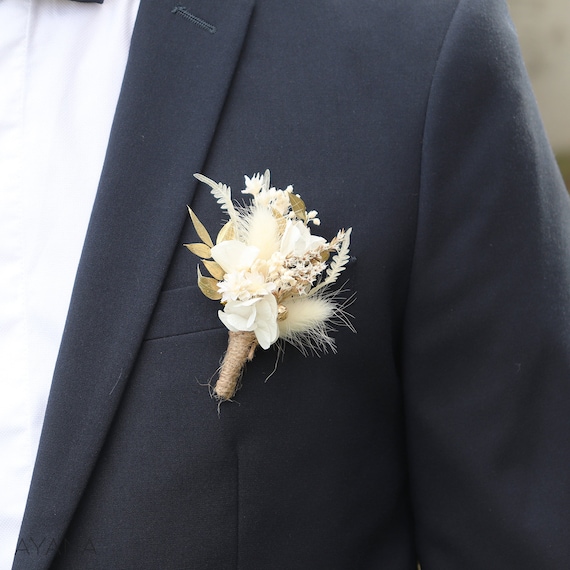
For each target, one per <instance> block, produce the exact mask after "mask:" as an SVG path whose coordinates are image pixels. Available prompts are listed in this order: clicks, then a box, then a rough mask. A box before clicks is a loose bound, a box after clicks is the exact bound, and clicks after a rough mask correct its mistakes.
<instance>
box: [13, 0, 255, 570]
mask: <svg viewBox="0 0 570 570" xmlns="http://www.w3.org/2000/svg"><path fill="white" fill-rule="evenodd" d="M252 3H253V0H207V1H206V0H199V1H196V2H194V3H193V6H192V12H193V14H192V16H195V17H194V18H191V17H189V14H190V13H189V12H187V11H184V12H183V13H180V11H173V6H172V5H171V4H170V3H166V2H164V1H158V0H157V1H155V0H141V7H140V10H139V15H138V18H137V23H136V26H135V30H134V33H133V38H132V43H131V51H130V55H129V61H128V65H127V71H126V73H125V78H124V81H123V87H122V91H121V96H120V99H119V103H118V105H117V111H116V114H115V120H114V124H113V129H112V133H111V137H110V142H109V147H108V151H107V158H106V161H105V165H104V168H103V173H102V176H101V181H100V185H99V189H98V193H97V198H96V201H95V205H94V208H93V213H92V216H91V221H90V225H89V229H88V232H87V238H86V241H85V245H84V249H83V253H82V257H81V262H80V264H79V268H78V273H77V277H76V282H75V287H74V292H73V297H72V301H71V305H70V310H69V314H68V319H67V323H66V328H65V332H64V336H63V340H62V344H61V348H60V353H59V357H58V362H57V366H56V371H55V375H54V379H53V384H52V389H51V393H50V398H49V402H48V407H47V411H46V417H45V421H44V429H43V432H42V438H41V443H40V448H39V451H38V457H37V461H36V467H35V470H34V476H33V479H32V485H31V489H30V494H29V497H28V504H27V507H26V513H25V516H24V522H23V524H22V530H21V535H20V540H21V541H22V540H23V541H28V542H29V541H30V540H32V539H33V540H34V542H35V543H36V544H39V542H40V541H42V540H44V539H45V543H44V545H49V544H51V545H52V548H51V550H50V551H49V552H46V551H43V550H42V551H41V552H40V553H39V555H38V556H36V557H34V556H32V555H28V554H22V555H18V553H17V555H16V558H15V563H14V569H17V570H23V569H26V568H35V569H44V568H48V567H49V565H50V563H51V561H52V559H53V556H54V555H55V553H56V548H55V544H57V543H59V542H60V541H61V540H62V538H63V536H64V535H65V531H66V528H67V526H68V524H69V522H70V520H71V517H72V516H73V513H74V511H75V509H76V507H77V504H78V502H79V500H80V498H81V495H82V492H83V489H84V488H85V485H86V483H87V481H88V479H89V475H90V473H91V470H92V469H93V466H94V464H95V461H96V460H97V456H98V454H99V452H100V450H101V447H102V445H103V441H104V439H105V435H106V433H107V431H108V429H109V427H110V424H111V421H112V419H113V415H114V413H115V411H116V409H117V406H118V403H119V400H120V397H121V394H122V392H123V389H124V386H125V383H126V381H127V379H128V377H129V372H130V370H131V367H132V366H133V362H134V360H135V357H136V354H137V352H138V349H139V346H140V343H141V341H142V338H143V335H144V331H145V328H146V326H147V323H148V321H149V319H150V316H151V313H152V310H153V307H154V304H155V302H156V299H157V296H158V293H159V291H160V288H161V283H162V280H163V278H164V274H165V272H166V269H167V267H168V265H169V260H170V257H171V255H172V252H173V250H174V248H175V247H176V246H177V245H180V244H179V243H178V239H179V234H180V231H181V228H182V225H183V223H184V222H185V219H186V216H187V213H186V210H185V205H186V204H188V203H190V201H191V196H192V192H193V188H194V182H193V178H192V174H193V173H194V172H198V171H200V170H201V166H202V163H203V161H204V160H205V157H206V153H207V150H208V146H209V143H210V140H211V138H212V136H213V133H214V130H215V127H216V123H217V120H218V116H219V113H220V112H221V108H222V105H223V102H224V99H225V95H226V93H227V89H228V87H229V83H230V80H231V77H232V74H233V72H234V68H235V65H236V64H237V60H238V56H239V51H240V48H241V45H242V43H243V39H244V37H245V32H246V28H247V23H248V20H249V16H250V13H251V9H252ZM172 4H174V2H173V3H172ZM204 22H206V23H207V24H211V25H213V26H215V28H216V31H215V33H212V31H213V30H212V29H211V28H208V27H207V26H205V25H203V23H204ZM46 549H47V546H46Z"/></svg>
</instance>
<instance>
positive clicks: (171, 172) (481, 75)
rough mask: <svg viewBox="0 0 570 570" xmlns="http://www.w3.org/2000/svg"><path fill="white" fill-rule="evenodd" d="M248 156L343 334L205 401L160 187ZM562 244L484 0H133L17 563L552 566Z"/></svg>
mask: <svg viewBox="0 0 570 570" xmlns="http://www.w3.org/2000/svg"><path fill="white" fill-rule="evenodd" d="M105 1H111V0H105ZM189 15H191V16H192V18H191V17H189ZM208 26H209V27H208ZM214 32H215V33H214ZM266 168H269V169H271V173H272V179H273V182H274V184H275V185H277V186H280V187H285V186H286V185H287V184H290V183H291V184H294V186H295V191H297V192H299V193H300V194H301V195H302V197H303V199H304V200H305V202H306V204H307V206H308V207H309V208H311V209H312V208H314V209H317V210H318V211H319V216H320V218H321V220H322V225H321V226H320V228H319V232H318V233H319V235H323V236H326V237H327V238H330V237H332V236H333V235H334V234H335V233H336V231H337V230H338V229H339V228H341V227H345V228H346V227H352V228H353V231H352V243H351V255H352V261H351V263H350V264H349V265H348V267H347V269H346V272H345V275H346V278H347V279H348V283H347V287H348V288H349V289H350V290H351V291H353V292H356V300H355V302H354V303H353V305H352V306H351V312H352V313H353V315H354V319H353V323H354V326H355V328H356V329H357V334H353V333H352V332H350V331H349V330H348V329H341V330H339V331H338V332H337V333H335V339H336V344H337V349H338V352H337V354H326V355H324V356H322V357H321V358H314V357H304V356H303V355H301V354H300V353H299V352H298V351H297V350H295V349H294V348H292V347H288V348H287V350H286V352H285V355H284V357H283V359H282V361H281V362H279V366H278V367H277V370H276V372H275V373H274V374H273V375H271V377H270V378H269V379H267V377H268V376H269V375H270V374H271V372H272V370H273V367H274V364H275V358H276V353H275V351H274V350H272V349H270V350H268V351H263V350H258V351H257V355H256V357H255V359H254V360H253V362H251V363H250V364H249V365H248V366H247V369H246V372H245V375H244V378H243V385H242V388H241V389H240V391H239V392H238V393H237V395H236V397H235V400H236V402H228V403H223V404H222V405H221V408H220V410H218V406H217V405H216V402H215V401H214V400H213V399H212V398H211V397H210V393H209V390H208V388H207V387H205V386H204V383H205V382H207V381H208V379H209V378H210V377H211V376H212V374H213V373H214V372H215V370H216V368H217V367H218V364H219V359H220V357H221V356H222V354H223V352H224V350H225V347H226V342H227V331H226V329H225V328H224V326H223V325H222V323H221V322H220V321H219V319H218V317H217V309H218V306H217V305H216V303H214V302H212V301H210V300H208V299H206V298H205V297H204V296H203V295H202V294H201V292H200V290H199V289H198V287H197V286H196V273H195V272H196V260H195V258H194V257H193V256H192V255H191V254H190V253H189V252H188V251H187V250H186V249H185V248H184V247H183V245H182V244H183V243H187V242H191V241H196V236H195V230H194V228H193V226H192V223H191V221H190V219H189V218H188V215H187V211H186V205H187V204H190V205H191V207H192V209H193V210H194V211H195V212H196V214H197V215H198V217H199V218H200V220H201V221H202V222H203V223H204V225H205V226H206V227H208V228H216V227H219V222H220V211H219V209H218V207H217V205H216V204H215V202H214V200H213V199H212V197H211V195H210V194H209V192H208V189H207V187H206V186H204V185H201V184H198V183H197V182H196V181H195V180H194V178H193V176H192V175H193V173H195V172H202V173H204V174H205V175H206V176H208V177H210V178H212V179H215V180H219V181H223V182H225V183H227V184H230V185H231V186H232V188H234V191H238V190H239V189H241V188H242V184H243V182H242V180H243V178H242V177H243V175H244V174H247V175H250V176H251V175H252V174H253V173H255V172H259V171H263V170H265V169H266ZM569 247H570V209H569V204H568V198H567V196H566V194H565V191H564V188H563V185H562V182H561V179H560V176H559V174H558V171H557V168H556V166H555V162H554V159H553V157H552V153H551V151H550V149H549V146H548V143H547V141H546V138H545V135H544V132H543V130H542V127H541V123H540V119H539V116H538V113H537V110H536V107H535V103H534V100H533V96H532V93H531V89H530V87H529V84H528V81H527V78H526V75H525V72H524V68H523V64H522V62H521V58H520V54H519V51H518V47H517V43H516V37H515V33H514V31H513V28H512V24H511V23H510V20H509V18H508V14H507V10H506V7H505V5H504V3H503V2H502V1H500V0H440V1H437V2H421V1H417V0H403V1H402V0H398V1H396V0H374V1H373V0H364V1H359V2H353V1H346V2H341V1H330V0H329V1H324V0H311V1H308V0H299V1H297V0H295V1H293V2H277V1H276V0H256V1H255V3H254V0H208V1H207V2H206V1H199V2H195V3H194V4H193V5H192V6H190V5H189V6H188V7H187V9H185V10H184V11H182V12H181V10H180V9H179V7H176V9H174V10H173V6H172V4H169V3H167V2H164V0H142V2H141V7H140V11H139V16H138V20H137V24H136V26H135V30H134V33H133V38H132V43H131V51H130V56H129V62H128V65H127V70H126V74H125V78H124V82H123V88H122V92H121V96H120V99H119V103H118V106H117V111H116V115H115V120H114V125H113V129H112V133H111V138H110V142H109V147H108V151H107V157H106V162H105V166H104V169H103V174H102V176H101V181H100V185H99V190H98V195H97V198H96V202H95V206H94V209H93V213H92V217H91V222H90V226H89V230H88V234H87V238H86V241H85V245H84V249H83V254H82V258H81V262H80V265H79V270H78V274H77V278H76V282H75V288H74V293H73V297H72V301H71V306H70V311H69V316H68V320H67V324H66V329H65V333H64V337H63V341H62V344H61V349H60V353H59V358H58V363H57V367H56V372H55V375H54V379H53V383H52V390H51V394H50V399H49V403H48V408H47V412H46V416H45V423H44V429H43V433H42V439H41V443H40V448H39V452H38V457H37V461H36V467H35V471H34V476H33V480H32V484H31V490H30V494H29V498H28V504H27V507H26V513H25V516H24V522H23V525H22V529H21V533H20V541H19V545H18V549H17V552H16V556H15V562H14V569H15V570H31V569H38V570H39V569H42V570H47V569H48V568H50V569H52V570H56V569H57V570H70V569H75V570H77V569H79V568H81V569H82V570H87V569H90V568H94V569H120V570H126V569H133V570H134V569H137V570H140V569H149V570H150V569H153V570H154V569H157V568H165V569H175V568H176V569H196V570H201V569H206V568H213V569H224V570H225V569H230V568H236V569H237V568H240V569H246V570H257V569H272V570H273V569H280V570H292V569H303V570H305V569H313V568H319V569H320V568H323V569H327V570H332V569H339V570H340V569H343V570H344V569H346V570H348V569H356V568H357V569H363V570H364V569H382V570H400V569H402V570H403V569H406V570H412V569H414V568H415V566H416V562H417V560H419V561H420V562H421V564H422V567H423V568H424V569H426V570H429V569H436V570H457V569H461V570H466V569H469V570H482V569H488V568H493V569H494V568H497V569H499V568H500V569H507V568H512V569H516V570H523V569H528V570H530V569H537V568H540V569H541V570H544V569H563V568H567V567H568V565H569V564H570V545H569V541H568V529H569V522H570V496H569V493H570V485H569V481H568V472H569V467H570V441H569V438H570V381H569V378H570V327H569V324H568V319H569V316H570V263H569V258H568V251H569ZM42 540H45V542H44V543H43V546H41V547H39V548H35V547H31V545H32V543H33V544H35V545H37V544H40V543H41V541H42Z"/></svg>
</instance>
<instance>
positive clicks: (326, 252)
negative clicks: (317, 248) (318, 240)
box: [321, 249, 331, 263]
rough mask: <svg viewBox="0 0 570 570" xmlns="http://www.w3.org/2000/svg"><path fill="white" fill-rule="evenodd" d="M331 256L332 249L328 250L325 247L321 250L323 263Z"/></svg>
mask: <svg viewBox="0 0 570 570" xmlns="http://www.w3.org/2000/svg"><path fill="white" fill-rule="evenodd" d="M330 256H331V253H330V251H328V250H327V249H325V250H324V251H322V252H321V261H322V262H323V263H326V262H327V261H328V259H329V257H330Z"/></svg>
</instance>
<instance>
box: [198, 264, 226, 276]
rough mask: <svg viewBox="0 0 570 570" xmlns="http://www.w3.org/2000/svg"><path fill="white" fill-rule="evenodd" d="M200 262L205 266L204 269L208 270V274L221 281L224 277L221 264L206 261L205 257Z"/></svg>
mask: <svg viewBox="0 0 570 570" xmlns="http://www.w3.org/2000/svg"><path fill="white" fill-rule="evenodd" d="M202 263H203V264H204V265H205V266H206V269H207V270H208V271H209V272H210V275H211V276H212V277H214V278H215V279H217V280H218V281H221V280H222V279H223V278H224V275H225V274H226V272H225V271H224V270H223V269H222V268H221V266H220V265H219V264H218V263H216V262H215V261H208V260H207V259H203V260H202Z"/></svg>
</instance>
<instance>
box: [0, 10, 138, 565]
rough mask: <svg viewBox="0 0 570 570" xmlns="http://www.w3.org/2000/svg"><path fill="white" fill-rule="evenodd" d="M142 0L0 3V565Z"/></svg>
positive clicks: (20, 499)
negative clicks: (98, 2)
mask: <svg viewBox="0 0 570 570" xmlns="http://www.w3.org/2000/svg"><path fill="white" fill-rule="evenodd" d="M138 2H139V0H105V3H104V4H102V5H101V4H96V3H88V4H85V3H79V2H72V1H70V0H0V568H10V567H11V564H12V561H13V557H14V552H15V549H16V545H17V537H18V532H19V529H20V524H21V521H22V516H23V513H24V508H25V503H26V498H27V494H28V489H29V485H30V480H31V476H32V470H33V465H34V461H35V457H36V453H37V449H38V443H39V437H40V431H41V427H42V422H43V417H44V412H45V407H46V403H47V397H48V393H49V389H50V385H51V380H52V375H53V370H54V366H55V361H56V357H57V352H58V349H59V344H60V341H61V336H62V332H63V327H64V323H65V318H66V315H67V309H68V305H69V300H70V297H71V291H72V287H73V282H74V279H75V273H76V270H77V265H78V262H79V256H80V254H81V249H82V246H83V241H84V238H85V233H86V229H87V224H88V221H89V216H90V213H91V208H92V205H93V201H94V199H95V193H96V190H97V184H98V181H99V176H100V173H101V167H102V165H103V159H104V156H105V150H106V146H107V141H108V137H109V132H110V128H111V123H112V120H113V115H114V111H115V107H116V103H117V99H118V96H119V91H120V87H121V82H122V78H123V74H124V70H125V65H126V61H127V55H128V49H129V45H130V40H131V34H132V30H133V26H134V21H135V18H136V13H137V10H138Z"/></svg>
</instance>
